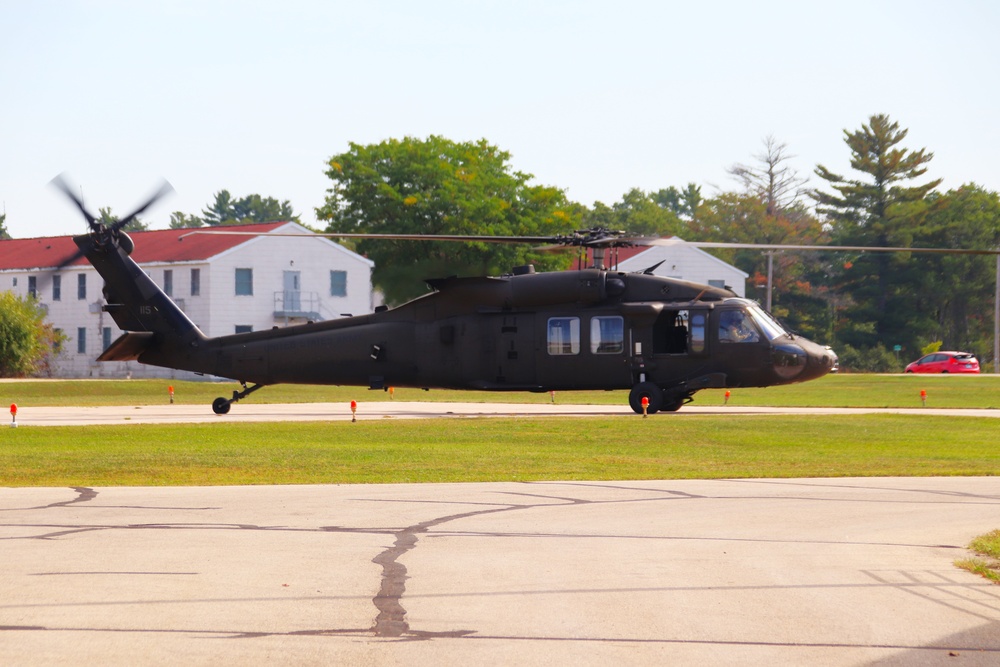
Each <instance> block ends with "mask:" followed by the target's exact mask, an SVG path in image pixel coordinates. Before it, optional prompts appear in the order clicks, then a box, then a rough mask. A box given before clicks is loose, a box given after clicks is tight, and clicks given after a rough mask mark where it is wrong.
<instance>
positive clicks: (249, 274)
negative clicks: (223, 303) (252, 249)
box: [236, 269, 253, 296]
mask: <svg viewBox="0 0 1000 667" xmlns="http://www.w3.org/2000/svg"><path fill="white" fill-rule="evenodd" d="M236 296H253V269H236Z"/></svg>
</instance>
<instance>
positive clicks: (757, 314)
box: [747, 303, 788, 340]
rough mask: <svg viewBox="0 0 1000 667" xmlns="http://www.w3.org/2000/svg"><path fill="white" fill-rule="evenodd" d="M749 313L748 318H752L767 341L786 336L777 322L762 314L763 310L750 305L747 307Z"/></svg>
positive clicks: (764, 313)
mask: <svg viewBox="0 0 1000 667" xmlns="http://www.w3.org/2000/svg"><path fill="white" fill-rule="evenodd" d="M747 310H748V311H749V312H750V316H751V317H753V321H754V322H756V323H757V326H758V327H760V330H761V331H763V332H764V335H765V336H766V337H767V339H768V340H774V339H775V338H778V337H780V336H787V335H788V332H786V331H785V330H784V329H783V328H782V327H781V325H780V324H778V322H777V321H776V320H775V319H774V318H773V317H771V316H770V315H768V314H767V313H766V312H764V309H763V308H761V307H760V306H758V305H757V304H755V303H754V304H751V305H749V306H748V307H747Z"/></svg>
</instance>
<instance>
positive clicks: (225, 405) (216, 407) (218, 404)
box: [212, 396, 232, 415]
mask: <svg viewBox="0 0 1000 667" xmlns="http://www.w3.org/2000/svg"><path fill="white" fill-rule="evenodd" d="M230 405H232V404H231V403H230V402H229V400H228V399H225V398H222V397H221V396H219V397H218V398H217V399H215V400H214V401H212V412H214V413H215V414H217V415H224V414H228V413H229V407H230Z"/></svg>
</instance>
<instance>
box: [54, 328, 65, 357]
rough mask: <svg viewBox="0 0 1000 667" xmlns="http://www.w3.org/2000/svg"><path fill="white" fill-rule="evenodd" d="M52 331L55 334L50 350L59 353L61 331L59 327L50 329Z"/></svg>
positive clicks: (61, 337) (61, 339) (61, 338)
mask: <svg viewBox="0 0 1000 667" xmlns="http://www.w3.org/2000/svg"><path fill="white" fill-rule="evenodd" d="M52 332H53V333H54V334H55V336H53V341H52V351H53V352H55V353H56V354H59V353H60V352H62V342H63V332H62V329H60V328H59V327H55V328H54V329H52Z"/></svg>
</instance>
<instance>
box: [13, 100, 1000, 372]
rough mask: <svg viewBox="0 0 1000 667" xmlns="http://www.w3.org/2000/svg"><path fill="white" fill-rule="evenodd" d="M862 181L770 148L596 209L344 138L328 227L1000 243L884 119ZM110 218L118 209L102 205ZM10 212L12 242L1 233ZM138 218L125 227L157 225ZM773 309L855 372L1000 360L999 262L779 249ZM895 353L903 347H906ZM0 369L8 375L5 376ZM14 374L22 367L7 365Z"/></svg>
mask: <svg viewBox="0 0 1000 667" xmlns="http://www.w3.org/2000/svg"><path fill="white" fill-rule="evenodd" d="M843 134H844V143H845V145H846V148H847V150H848V151H849V157H850V165H851V168H852V170H853V171H852V172H851V173H850V174H846V175H841V174H837V173H834V172H832V171H831V170H829V169H828V168H827V167H825V166H823V165H817V166H816V167H815V169H814V170H813V175H814V176H815V177H816V178H817V179H818V183H819V186H818V187H808V185H809V179H808V178H807V177H805V176H802V175H801V174H799V173H798V172H797V171H795V170H794V169H793V168H792V167H791V165H790V160H791V158H792V157H794V156H792V155H791V154H790V153H789V149H788V146H787V145H786V144H784V143H782V142H780V141H778V140H777V139H776V138H774V137H773V136H768V137H765V138H764V140H763V142H762V149H761V151H760V152H759V153H757V154H755V155H753V156H751V158H752V159H751V160H750V161H749V162H748V163H736V164H733V165H731V166H730V167H729V168H728V170H727V171H728V173H729V174H730V176H731V177H732V178H733V181H734V183H735V186H734V187H733V188H732V189H730V190H725V191H720V192H718V193H714V194H712V195H711V196H706V195H705V194H704V193H703V192H702V190H701V187H700V186H698V185H696V184H694V183H688V184H687V185H685V186H683V187H675V186H667V187H664V188H661V189H659V190H656V191H645V190H642V189H639V188H634V189H630V190H629V191H628V192H626V193H625V194H623V195H622V198H621V200H620V201H617V202H613V203H611V204H605V203H603V202H595V203H594V204H593V205H592V206H590V207H587V206H585V205H583V204H580V203H578V202H574V201H571V200H570V199H569V198H568V197H567V195H566V192H565V190H564V189H561V188H558V187H555V186H547V185H537V184H534V183H533V178H534V177H533V175H531V174H528V173H523V172H519V171H516V170H515V169H513V167H512V166H511V164H510V154H509V153H508V152H506V151H503V150H501V149H500V148H498V147H496V146H494V145H491V144H490V143H488V142H487V141H486V140H485V139H482V140H479V141H471V142H455V141H452V140H449V139H446V138H444V137H440V136H433V135H432V136H430V137H427V138H426V139H420V138H413V137H406V138H403V139H388V140H385V141H383V142H381V143H378V144H368V145H361V144H356V143H351V144H349V148H348V150H347V151H345V152H343V153H340V154H337V155H334V156H332V157H331V158H330V159H329V161H328V163H327V168H326V175H327V176H328V177H329V178H330V180H331V182H332V185H331V187H330V189H328V191H327V192H328V194H327V196H326V199H325V203H324V205H323V206H321V207H319V208H317V209H316V215H317V218H318V219H319V220H320V221H323V222H325V223H326V229H325V231H326V232H330V233H337V232H342V233H348V232H364V233H398V234H468V235H475V234H482V235H503V236H551V235H558V234H565V233H569V232H572V231H574V230H578V229H584V228H591V227H606V228H610V229H622V230H627V231H628V232H629V233H632V234H637V235H659V236H665V235H673V236H678V237H680V238H683V239H685V240H689V241H730V242H741V243H760V244H793V245H810V244H815V245H849V246H879V247H890V246H905V247H936V248H967V249H992V248H997V247H1000V195H998V193H997V192H994V191H991V190H988V189H986V188H984V187H982V186H980V185H977V184H975V183H968V184H965V185H962V186H960V187H958V188H956V189H952V190H949V191H947V192H940V191H938V190H937V187H938V186H939V185H940V183H941V179H940V178H934V179H927V172H928V170H929V166H928V165H929V163H930V162H931V160H932V159H933V153H932V152H930V151H928V150H927V149H925V148H920V149H910V148H907V147H905V146H903V141H904V140H905V139H906V137H907V134H908V130H906V129H904V128H900V126H899V124H898V123H897V122H895V121H893V120H891V119H890V118H889V117H888V116H886V115H884V114H876V115H873V116H871V117H870V118H868V120H867V122H866V123H864V124H862V126H861V127H860V128H859V129H857V130H853V131H848V130H844V132H843ZM100 214H101V218H102V219H103V220H104V221H105V222H110V221H112V220H114V215H113V214H112V211H111V209H107V208H103V209H100ZM279 220H280V221H295V222H300V216H299V215H298V214H296V212H295V211H294V210H293V208H292V206H291V204H290V203H289V201H288V200H284V201H280V200H277V199H274V198H273V197H262V196H260V195H257V194H251V195H247V196H244V197H234V196H233V195H232V194H231V193H230V192H229V191H228V190H220V191H219V192H217V193H216V194H215V195H214V198H213V201H211V202H210V203H209V204H207V205H206V207H205V208H204V209H203V210H202V211H201V212H200V214H188V213H185V212H181V211H175V212H173V213H171V216H170V227H171V228H187V227H201V226H220V225H232V224H246V223H260V222H272V221H279ZM4 222H5V218H4V217H3V216H0V237H2V236H3V235H5V234H6V230H5V228H4ZM146 228H147V225H146V224H145V223H144V222H142V221H141V220H138V219H136V220H134V221H133V224H132V225H130V229H140V230H141V229H146ZM345 244H346V245H349V246H351V247H352V248H353V249H355V250H356V251H357V252H360V253H362V254H365V255H367V256H368V257H369V258H371V259H372V260H373V261H374V262H375V270H374V273H373V283H374V285H375V287H376V288H378V289H379V290H381V291H382V293H383V294H384V296H385V299H386V301H387V302H388V303H390V304H398V303H401V302H403V301H405V300H407V299H410V298H413V297H415V296H419V295H420V294H422V293H424V291H425V290H426V289H427V288H426V286H425V284H424V282H423V281H424V279H425V278H431V277H443V276H448V275H498V274H500V273H504V272H506V271H508V270H510V268H511V267H513V266H516V265H520V264H528V263H531V264H535V265H536V267H537V268H538V269H539V270H559V269H564V268H568V267H569V266H570V265H571V264H572V263H573V262H574V258H573V257H572V256H571V255H567V254H565V253H557V254H550V253H545V252H542V251H540V250H538V249H534V248H531V247H528V246H518V245H498V244H491V243H469V244H454V243H419V242H406V241H375V240H362V241H356V242H346V243H345ZM711 252H713V254H716V255H717V256H718V257H720V258H721V259H723V260H725V261H727V262H729V263H731V264H734V265H735V266H737V267H738V268H740V269H742V270H743V271H746V272H747V273H748V274H750V279H749V281H748V285H747V295H748V296H749V297H750V298H755V299H757V300H759V301H764V299H765V294H766V291H765V290H766V287H767V260H768V258H767V255H766V254H765V253H764V252H762V251H759V250H713V251H711ZM772 259H773V262H774V272H773V281H772V285H771V287H772V306H771V309H772V312H773V314H774V315H775V316H777V317H778V318H779V319H781V320H783V321H784V323H785V324H786V325H787V326H788V327H789V328H790V329H791V330H793V331H796V332H798V333H801V334H802V335H804V336H806V337H808V338H811V339H813V340H817V341H822V342H824V343H826V344H829V345H831V346H833V347H834V349H836V350H837V351H838V353H839V354H840V355H841V359H842V361H843V365H844V366H845V367H847V368H850V369H853V370H871V371H892V370H900V369H901V364H902V363H904V362H905V361H907V360H910V359H912V358H916V356H918V355H919V354H920V353H921V351H922V350H924V349H931V348H935V347H942V348H943V349H961V350H967V351H970V352H973V353H975V354H976V355H977V356H979V357H980V359H981V360H984V361H986V360H989V358H990V356H991V354H992V336H993V334H992V332H993V317H992V303H993V291H994V278H995V260H994V259H993V258H992V257H983V256H969V255H923V254H896V253H892V254H890V253H865V252H856V253H846V252H832V251H823V252H812V251H795V252H792V251H782V252H778V253H775V254H774V255H773V257H772ZM897 348H898V349H899V352H896V351H895V350H896V349H897ZM2 368H3V366H2V364H0V369H2ZM8 370H9V369H8Z"/></svg>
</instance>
